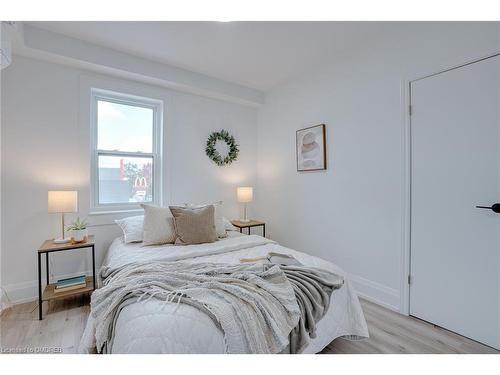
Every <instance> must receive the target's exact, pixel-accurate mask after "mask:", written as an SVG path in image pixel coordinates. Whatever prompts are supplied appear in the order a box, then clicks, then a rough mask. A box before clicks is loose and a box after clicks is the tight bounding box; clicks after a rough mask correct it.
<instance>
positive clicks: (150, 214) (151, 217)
mask: <svg viewBox="0 0 500 375" xmlns="http://www.w3.org/2000/svg"><path fill="white" fill-rule="evenodd" d="M141 207H142V208H144V232H143V234H142V242H143V244H144V245H145V246H146V245H163V244H166V243H174V241H175V237H176V236H175V227H174V217H173V216H172V213H171V212H170V208H168V207H158V206H152V205H149V204H141Z"/></svg>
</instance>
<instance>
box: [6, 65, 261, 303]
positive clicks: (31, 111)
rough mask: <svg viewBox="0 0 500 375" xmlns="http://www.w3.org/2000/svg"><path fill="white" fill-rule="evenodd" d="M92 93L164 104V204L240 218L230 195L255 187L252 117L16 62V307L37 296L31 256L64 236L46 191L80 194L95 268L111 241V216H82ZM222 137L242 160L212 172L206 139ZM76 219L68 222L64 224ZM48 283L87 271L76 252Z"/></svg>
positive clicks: (12, 262) (12, 208)
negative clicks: (218, 208) (217, 205)
mask: <svg viewBox="0 0 500 375" xmlns="http://www.w3.org/2000/svg"><path fill="white" fill-rule="evenodd" d="M90 85H94V86H95V87H101V88H104V89H110V90H117V91H122V92H127V93H131V94H135V95H141V96H147V97H151V98H156V99H161V100H163V101H164V108H165V113H164V164H163V165H164V187H163V193H164V204H169V203H182V202H186V201H195V202H208V201H214V200H219V199H222V200H224V201H225V214H226V215H227V216H228V217H230V218H234V217H237V216H238V214H239V212H238V205H237V203H236V198H235V195H236V194H235V191H236V186H238V185H240V184H254V183H255V180H254V179H255V160H256V155H255V149H256V129H255V126H256V121H257V120H256V116H257V114H256V109H255V108H251V107H247V106H243V105H239V104H234V103H229V102H224V101H219V100H216V99H209V98H205V97H201V96H196V95H192V94H185V93H180V92H176V91H173V90H169V89H165V88H160V87H154V86H149V85H144V84H139V83H135V82H131V81H125V80H121V79H114V78H110V77H107V76H98V75H93V74H91V73H88V72H85V71H82V70H78V69H76V68H70V67H66V66H62V65H56V64H53V63H47V62H42V61H37V60H33V59H30V58H25V57H20V56H14V59H13V62H12V65H11V66H9V67H8V68H7V69H5V70H3V71H2V197H1V198H2V202H3V206H2V232H3V238H2V285H4V286H5V288H6V289H7V291H8V293H9V296H10V298H11V299H12V300H14V301H17V302H19V301H23V300H28V299H31V298H33V297H34V296H35V295H36V277H37V268H36V252H35V250H36V249H37V247H38V246H39V245H40V244H41V242H42V241H43V240H44V239H46V238H52V237H54V236H56V235H57V234H58V230H60V226H59V225H60V224H59V220H60V218H59V217H58V216H57V215H53V214H48V213H47V191H48V190H53V189H77V190H78V191H79V213H78V215H79V216H81V217H88V221H89V222H90V224H91V225H95V226H93V227H91V228H90V232H91V233H92V234H95V235H96V236H97V242H98V246H97V262H98V264H100V262H101V260H102V257H103V254H104V251H105V248H106V247H107V246H108V245H109V243H110V241H111V240H112V239H113V238H115V237H117V236H118V235H119V234H120V233H119V229H118V228H117V227H116V225H114V224H112V223H113V219H114V218H116V216H111V215H104V216H103V215H98V216H88V208H89V176H90V165H89V162H90V149H89V142H90V137H89V133H88V132H89V125H88V122H87V121H86V119H87V118H88V117H86V116H87V108H89V107H88V106H86V104H85V103H87V100H88V97H87V95H88V94H89V92H88V87H90ZM222 128H225V129H228V130H229V131H230V132H231V133H232V134H233V135H234V136H235V138H236V140H237V142H238V143H239V145H240V156H239V158H238V160H237V161H236V162H235V163H233V164H232V165H231V166H228V167H218V166H216V165H215V164H213V163H212V162H211V161H210V160H209V159H208V157H207V156H206V155H205V152H204V149H205V142H206V139H207V137H208V135H209V134H210V132H212V131H215V130H220V129H222ZM75 216H76V215H73V216H71V215H68V220H70V219H72V218H74V217H75ZM51 258H52V259H53V262H52V263H53V265H52V270H51V271H52V272H51V273H53V276H54V277H57V276H60V275H66V274H73V273H75V272H78V271H81V270H85V269H90V265H91V263H90V257H89V256H88V254H85V252H84V251H82V253H81V254H76V253H60V254H56V255H52V256H51Z"/></svg>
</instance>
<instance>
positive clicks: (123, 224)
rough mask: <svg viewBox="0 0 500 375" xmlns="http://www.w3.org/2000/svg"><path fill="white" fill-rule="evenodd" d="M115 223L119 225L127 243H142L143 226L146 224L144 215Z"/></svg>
mask: <svg viewBox="0 0 500 375" xmlns="http://www.w3.org/2000/svg"><path fill="white" fill-rule="evenodd" d="M115 223H116V224H118V226H119V227H120V228H121V230H122V231H123V239H124V241H125V243H130V242H142V230H143V229H142V225H143V223H144V215H140V216H131V217H126V218H124V219H119V220H115Z"/></svg>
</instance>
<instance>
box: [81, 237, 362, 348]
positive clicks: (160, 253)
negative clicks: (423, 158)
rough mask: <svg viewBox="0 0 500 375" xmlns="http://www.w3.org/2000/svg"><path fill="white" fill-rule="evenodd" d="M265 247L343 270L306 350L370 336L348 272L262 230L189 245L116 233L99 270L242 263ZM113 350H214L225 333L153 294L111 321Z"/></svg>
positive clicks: (85, 340) (89, 331) (89, 334)
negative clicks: (151, 242)
mask: <svg viewBox="0 0 500 375" xmlns="http://www.w3.org/2000/svg"><path fill="white" fill-rule="evenodd" d="M269 252H277V253H282V254H289V255H292V256H293V257H295V258H296V259H297V260H298V261H300V262H301V263H302V264H304V265H306V266H313V267H318V268H323V269H326V270H328V271H331V272H334V273H336V274H338V275H341V276H343V277H344V279H345V283H344V285H343V286H342V287H341V288H340V289H338V290H336V291H334V292H333V295H332V298H331V303H330V307H329V309H328V312H327V313H326V315H325V316H324V317H323V319H321V321H320V322H319V323H318V324H317V332H316V337H314V338H311V340H310V342H309V345H308V346H307V347H306V349H305V351H304V353H317V352H320V351H321V350H322V349H324V348H325V347H326V346H327V345H328V344H329V343H331V342H332V341H333V340H334V339H336V338H338V337H343V338H347V339H363V338H366V337H368V329H367V326H366V321H365V318H364V315H363V311H362V309H361V306H360V303H359V300H358V297H357V295H356V292H355V291H354V290H353V288H352V286H351V284H350V282H349V280H348V278H347V276H346V273H345V272H344V271H343V270H342V269H341V268H339V267H338V266H336V265H335V264H333V263H330V262H327V261H325V260H323V259H320V258H317V257H314V256H311V255H308V254H305V253H302V252H299V251H295V250H292V249H289V248H286V247H283V246H280V245H279V244H277V243H276V242H274V241H271V240H269V239H265V238H263V237H261V236H255V235H251V236H247V235H242V234H240V233H238V232H229V235H228V237H227V238H226V239H222V240H220V241H217V242H215V243H212V244H203V245H191V246H172V245H164V246H147V247H143V246H142V244H125V243H124V242H123V239H122V238H117V239H115V240H114V241H113V243H112V244H111V246H110V248H109V250H108V252H107V255H106V257H105V260H104V263H103V266H102V268H101V271H100V276H101V277H103V278H105V277H106V276H107V274H109V272H110V271H112V270H113V269H114V268H116V267H119V266H122V265H124V264H128V263H132V262H136V261H145V260H169V261H177V260H182V261H183V262H193V263H200V262H212V263H227V264H237V263H240V259H242V258H254V257H258V256H265V255H267V254H268V253H269ZM92 323H93V318H92V316H90V317H89V321H88V322H87V327H86V329H85V333H84V335H83V337H82V342H81V344H80V352H88V351H89V350H91V348H92V346H93V325H92ZM111 352H112V353H175V354H180V353H186V354H216V353H224V352H225V344H224V336H223V333H222V332H221V331H220V330H219V329H218V328H217V327H216V325H215V324H214V322H213V321H212V319H211V318H210V317H208V316H207V315H205V314H203V313H202V312H200V311H199V310H197V309H195V308H193V307H191V306H189V305H186V304H176V303H164V302H162V301H159V300H156V299H154V298H151V299H149V300H147V301H146V302H144V301H141V302H135V303H132V304H129V305H127V306H125V307H124V308H123V309H122V310H121V311H120V313H119V316H118V318H117V319H116V324H115V334H114V340H113V344H112V350H111Z"/></svg>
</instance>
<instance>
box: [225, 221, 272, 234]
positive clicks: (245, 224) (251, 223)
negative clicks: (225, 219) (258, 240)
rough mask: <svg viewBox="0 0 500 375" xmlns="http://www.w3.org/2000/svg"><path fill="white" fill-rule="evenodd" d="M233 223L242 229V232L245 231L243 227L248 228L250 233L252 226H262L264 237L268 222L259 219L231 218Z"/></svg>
mask: <svg viewBox="0 0 500 375" xmlns="http://www.w3.org/2000/svg"><path fill="white" fill-rule="evenodd" d="M231 224H233V225H234V226H235V227H236V228H239V229H240V233H243V228H248V234H250V228H253V227H262V237H265V236H266V223H264V222H263V221H258V220H250V221H239V220H231Z"/></svg>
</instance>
